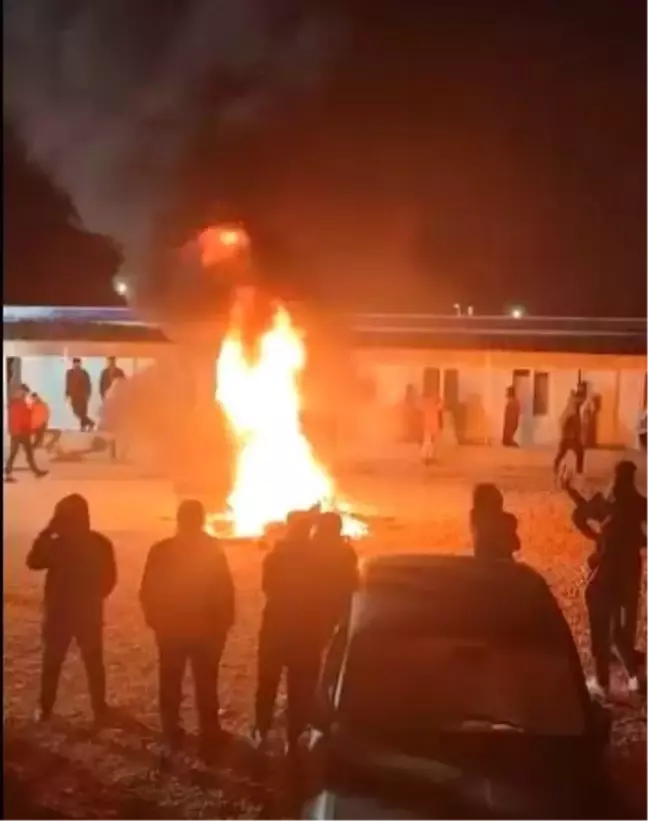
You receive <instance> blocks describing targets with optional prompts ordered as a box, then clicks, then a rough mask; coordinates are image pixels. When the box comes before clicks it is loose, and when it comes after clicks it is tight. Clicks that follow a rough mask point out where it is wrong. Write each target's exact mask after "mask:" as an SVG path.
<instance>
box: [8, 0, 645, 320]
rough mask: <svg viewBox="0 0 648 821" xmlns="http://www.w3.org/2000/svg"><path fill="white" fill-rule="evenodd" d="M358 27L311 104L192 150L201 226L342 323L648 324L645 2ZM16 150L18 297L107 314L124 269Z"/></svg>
mask: <svg viewBox="0 0 648 821" xmlns="http://www.w3.org/2000/svg"><path fill="white" fill-rule="evenodd" d="M444 5H447V7H448V8H445V9H444V8H443V6H444ZM346 14H347V17H348V20H349V22H350V30H351V37H350V40H349V43H348V45H347V47H346V51H345V53H344V54H342V55H340V58H339V60H338V61H337V64H336V67H335V69H334V70H333V71H332V72H331V75H330V77H329V78H328V82H327V84H326V87H325V88H323V89H321V90H320V91H319V92H318V95H317V97H313V98H312V99H309V100H307V101H304V103H303V104H302V105H301V107H300V108H299V109H298V110H294V111H292V112H290V114H289V115H288V116H285V115H284V116H282V117H281V118H278V119H277V120H276V121H273V120H269V121H265V122H262V123H260V124H259V125H258V126H257V127H255V129H253V131H252V133H250V134H249V135H248V137H247V139H246V140H245V141H243V140H237V143H236V145H235V146H234V145H232V146H230V145H228V144H227V139H224V140H217V139H203V140H202V141H198V142H197V145H199V146H202V147H200V148H197V149H196V153H195V155H192V156H191V161H190V162H189V165H190V166H191V168H190V173H188V174H187V177H186V181H185V186H186V189H187V190H186V191H185V195H186V196H185V199H186V201H187V202H189V203H192V206H191V207H189V208H188V209H187V210H186V213H185V214H184V215H183V218H184V219H185V220H186V222H187V224H188V225H193V224H194V223H195V224H198V223H199V222H200V221H201V220H202V219H204V212H202V211H201V209H202V208H204V207H208V206H209V200H210V197H211V192H212V191H214V192H218V198H219V199H220V200H223V199H225V200H226V201H227V202H228V203H229V204H230V205H231V207H232V208H233V209H234V210H235V211H236V212H238V213H241V214H243V215H245V217H246V219H248V220H249V224H250V226H251V228H252V231H253V233H254V234H255V235H257V236H258V237H259V238H260V239H259V240H258V243H259V245H258V247H259V249H260V251H259V258H260V262H259V264H260V265H261V266H264V267H266V268H267V269H268V270H274V271H279V272H281V273H282V274H283V275H285V276H286V277H293V278H299V279H301V281H302V282H308V283H309V287H310V283H313V286H312V287H313V288H315V289H319V290H320V291H328V292H329V294H330V293H335V294H337V295H338V301H339V302H340V304H342V303H343V304H344V305H345V306H354V307H358V308H361V309H371V308H376V309H379V308H387V309H389V308H401V309H404V310H407V309H410V310H416V311H421V310H429V311H432V312H434V311H436V312H449V311H450V310H451V306H452V303H453V302H455V301H460V302H472V303H473V304H474V305H475V307H476V310H477V312H491V311H494V312H499V311H500V310H501V309H502V307H503V305H504V304H505V303H507V302H521V303H523V304H525V305H526V306H527V307H528V309H529V311H530V312H532V313H536V314H539V313H568V314H578V315H588V314H589V315H633V316H638V315H640V316H643V315H645V311H646V61H645V60H646V47H645V37H646V20H645V14H646V11H645V4H644V3H641V2H638V0H606V1H605V2H603V0H600V1H599V2H587V3H586V2H582V1H581V0H578V1H577V0H572V1H571V2H564V1H563V2H560V0H554V1H553V2H551V0H545V1H544V2H539V0H538V1H536V0H527V2H511V1H509V2H504V1H503V0H500V1H499V2H489V3H484V2H479V0H474V2H468V0H462V2H460V1H459V0H455V1H454V2H452V3H447V4H442V3H441V2H438V3H437V2H435V3H432V2H429V3H408V2H403V0H401V1H400V2H373V3H372V2H365V1H364V0H362V2H355V3H353V2H351V3H349V4H348V5H347V8H346ZM208 113H209V112H208V111H207V112H206V115H207V118H206V119H208ZM205 128H206V131H205V134H208V131H207V127H205ZM203 136H204V135H203ZM4 155H5V178H4V186H5V189H4V194H5V223H4V227H5V232H4V237H5V245H4V253H5V302H8V303H11V302H13V303H18V302H20V303H29V302H31V303H42V302H53V303H77V304H78V303H84V304H92V303H95V304H105V303H106V302H107V301H108V300H109V299H110V298H111V289H110V278H111V276H112V274H113V273H114V270H115V265H116V256H115V254H114V252H113V251H112V250H111V248H110V247H109V246H108V245H106V244H105V243H104V242H102V241H101V240H100V239H98V238H96V237H90V236H88V235H85V234H84V233H82V232H81V231H80V230H79V229H78V228H75V227H70V226H69V225H68V224H66V221H67V220H69V218H70V214H71V213H73V209H72V208H71V205H70V202H69V199H68V198H66V196H65V195H64V194H62V193H60V192H55V191H53V190H52V188H51V186H50V185H49V184H48V181H47V178H46V177H45V176H44V175H43V174H42V173H39V171H38V169H34V168H30V167H29V165H28V164H27V163H26V161H25V158H24V156H22V154H21V151H20V149H19V147H18V146H16V145H14V144H11V145H8V143H7V139H5V147H4ZM191 172H193V173H191Z"/></svg>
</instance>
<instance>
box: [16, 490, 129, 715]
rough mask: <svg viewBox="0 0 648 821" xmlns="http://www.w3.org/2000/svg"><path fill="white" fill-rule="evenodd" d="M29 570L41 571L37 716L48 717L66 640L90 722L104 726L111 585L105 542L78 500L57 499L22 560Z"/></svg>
mask: <svg viewBox="0 0 648 821" xmlns="http://www.w3.org/2000/svg"><path fill="white" fill-rule="evenodd" d="M27 567H29V569H30V570H45V571H46V576H45V607H44V619H43V668H42V679H41V695H40V713H39V718H40V719H41V720H43V721H46V720H47V719H49V718H50V716H51V714H52V710H53V709H54V703H55V701H56V692H57V689H58V682H59V678H60V675H61V669H62V667H63V662H64V661H65V657H66V656H67V652H68V650H69V648H70V644H71V643H72V640H73V639H75V640H76V643H77V645H78V647H79V650H80V651H81V658H82V659H83V664H84V665H85V668H86V674H87V676H88V685H89V689H90V699H91V701H92V709H93V712H94V716H95V720H96V721H97V722H98V723H104V722H105V720H106V719H107V717H108V708H107V705H106V673H105V668H104V660H103V609H104V601H105V600H106V599H107V598H108V596H109V595H110V594H111V592H112V591H113V589H114V587H115V585H116V583H117V566H116V564H115V554H114V550H113V546H112V544H111V542H110V541H109V540H108V539H107V538H106V537H105V536H103V535H102V534H101V533H97V532H96V531H95V530H92V529H91V527H90V511H89V509H88V503H87V501H86V500H85V498H84V497H83V496H80V495H79V494H77V493H74V494H72V495H70V496H65V497H64V498H63V499H61V500H60V501H59V502H58V504H57V505H56V508H55V509H54V515H53V517H52V519H51V521H50V522H49V524H48V525H47V527H46V528H45V529H44V530H43V531H42V532H41V533H40V534H39V535H38V536H37V538H36V540H35V541H34V544H33V545H32V548H31V550H30V552H29V555H28V556H27Z"/></svg>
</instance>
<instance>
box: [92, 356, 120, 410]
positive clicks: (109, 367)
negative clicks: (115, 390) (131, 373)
mask: <svg viewBox="0 0 648 821" xmlns="http://www.w3.org/2000/svg"><path fill="white" fill-rule="evenodd" d="M115 379H126V374H125V373H124V371H123V370H122V369H121V368H120V367H119V365H118V364H117V359H116V358H115V357H114V356H109V357H108V359H107V360H106V367H105V368H104V369H103V370H102V371H101V375H100V377H99V396H100V397H101V401H102V402H103V401H104V400H105V398H106V394H107V393H108V391H109V390H110V387H111V385H112V384H113V382H114V381H115Z"/></svg>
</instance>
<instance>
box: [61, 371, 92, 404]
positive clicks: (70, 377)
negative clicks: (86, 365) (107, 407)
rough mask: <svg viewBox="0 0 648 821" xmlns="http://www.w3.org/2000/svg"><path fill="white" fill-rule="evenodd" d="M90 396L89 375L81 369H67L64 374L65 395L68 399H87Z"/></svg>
mask: <svg viewBox="0 0 648 821" xmlns="http://www.w3.org/2000/svg"><path fill="white" fill-rule="evenodd" d="M91 394H92V383H91V382H90V375H89V373H88V372H87V371H85V370H84V369H83V368H69V369H68V371H67V372H66V374H65V395H66V396H67V397H68V399H89V398H90V396H91Z"/></svg>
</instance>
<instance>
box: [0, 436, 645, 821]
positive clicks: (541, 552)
mask: <svg viewBox="0 0 648 821" xmlns="http://www.w3.org/2000/svg"><path fill="white" fill-rule="evenodd" d="M593 456H594V457H595V458H592V459H591V460H590V465H589V468H588V469H589V471H590V475H589V476H588V483H589V484H590V485H591V486H592V487H595V486H599V485H600V484H601V483H602V482H603V480H604V478H605V477H606V476H608V475H609V471H610V469H611V466H612V465H613V464H614V462H615V461H616V460H617V459H618V458H620V454H618V453H616V454H614V453H603V452H601V453H596V454H594V455H593ZM549 460H550V455H549V454H547V453H543V452H533V453H532V454H526V455H525V454H523V453H521V454H513V455H511V454H508V453H505V454H502V453H501V452H500V451H497V450H493V451H491V450H488V449H482V450H480V449H475V450H474V451H468V449H466V450H465V451H464V450H462V452H457V453H456V454H452V455H446V456H445V457H443V458H442V461H441V464H440V465H439V466H437V467H435V468H433V469H432V470H431V471H430V472H429V473H425V472H424V471H423V469H422V468H421V467H420V466H419V465H418V464H416V461H415V460H412V459H404V458H402V455H399V457H398V458H390V459H385V460H384V462H383V463H382V464H380V465H376V464H373V465H365V466H364V467H363V468H362V469H358V468H356V469H355V470H354V471H350V470H347V469H343V468H341V469H340V475H341V477H342V478H341V482H340V483H341V485H342V488H343V490H344V491H345V493H346V494H347V498H349V499H351V500H353V502H354V504H356V506H357V509H359V510H362V511H367V512H373V513H374V514H376V515H378V516H379V518H376V519H375V520H374V522H373V524H372V533H371V536H370V537H369V538H368V539H366V540H364V541H362V542H361V543H359V545H358V550H359V553H360V554H361V555H362V556H370V555H374V554H377V553H386V552H438V553H441V552H465V551H466V550H467V549H468V545H469V535H468V528H467V512H468V509H469V507H470V492H471V487H472V484H473V483H474V481H476V480H479V479H485V478H490V479H492V480H495V481H497V482H498V483H499V484H500V486H501V487H502V490H503V491H504V493H505V498H506V505H507V508H508V509H509V510H510V511H511V512H513V513H515V514H516V515H517V516H518V518H519V533H520V536H521V540H522V545H523V548H522V558H523V559H524V560H525V561H526V562H528V563H529V564H531V565H532V566H534V567H535V568H537V569H538V570H540V571H541V572H542V573H543V575H544V576H545V578H546V579H547V581H548V582H549V584H550V585H551V587H552V589H553V591H554V593H555V594H556V596H557V598H558V600H559V602H560V604H561V606H562V608H563V610H564V612H565V614H566V616H567V618H568V620H569V623H570V625H571V627H572V630H573V633H574V636H575V638H576V641H577V644H578V647H579V650H580V651H581V655H582V659H583V663H584V665H585V668H586V670H589V665H590V658H589V648H588V641H589V633H588V628H587V623H586V616H585V610H584V606H583V583H584V579H585V575H584V570H583V568H584V560H585V558H586V556H587V555H588V552H589V544H588V543H587V542H586V541H585V540H584V539H583V538H582V537H580V536H579V535H578V534H577V533H575V532H574V530H573V528H572V527H571V524H570V512H571V506H570V503H569V501H568V499H566V498H565V496H564V495H562V494H560V493H558V492H556V491H555V490H554V489H553V488H552V484H551V476H550V471H549V469H548V464H549ZM52 467H53V473H52V475H51V476H50V477H48V478H47V479H45V480H43V481H41V482H40V483H37V482H36V481H35V480H33V479H32V478H31V477H30V476H29V475H27V474H22V473H20V474H18V476H19V479H20V481H19V482H18V483H17V484H16V485H13V486H7V485H5V492H4V501H5V507H4V512H5V519H4V556H3V559H4V753H5V802H7V801H8V800H9V799H8V796H9V798H11V799H12V800H13V804H12V805H11V807H10V806H9V805H8V804H7V803H5V817H29V818H36V817H42V818H44V817H56V816H55V815H53V814H52V813H51V812H50V814H47V813H44V811H43V810H42V808H43V807H48V808H49V809H50V810H51V811H56V812H58V813H61V814H62V816H59V817H83V818H92V817H95V818H109V817H118V818H134V817H147V818H155V817H158V818H179V817H181V818H215V817H221V818H223V817H236V818H239V817H240V818H248V817H278V816H279V817H281V816H284V817H285V816H286V815H288V816H289V815H290V813H291V810H290V809H289V808H288V807H287V805H286V804H285V803H283V802H284V796H285V793H284V791H283V790H282V782H281V776H280V775H279V774H278V773H274V774H271V775H270V776H266V778H265V779H261V778H259V777H257V775H256V774H255V773H253V772H251V771H250V767H249V761H247V758H248V757H247V756H246V755H245V748H244V746H243V745H242V744H233V745H232V753H231V760H228V761H227V762H226V764H225V765H224V766H223V767H222V768H221V769H220V770H219V771H218V773H216V774H215V775H214V774H209V773H205V772H202V771H200V770H199V769H197V768H196V767H195V766H194V765H193V762H192V761H191V760H190V759H187V760H186V761H184V762H180V764H179V765H178V766H177V767H176V768H175V769H174V770H173V772H166V771H164V770H163V769H160V767H159V752H160V745H159V736H158V730H157V728H158V716H157V705H156V658H155V653H154V647H153V642H152V637H151V635H150V633H149V632H148V631H147V629H146V627H145V625H144V622H143V619H142V616H141V612H140V609H139V606H138V599H137V590H138V585H139V581H140V577H141V572H142V568H143V562H144V559H145V556H146V552H147V549H148V548H149V546H150V545H151V544H152V542H153V541H155V540H156V539H158V538H160V537H161V536H162V535H164V534H166V533H168V531H169V529H170V528H171V527H172V518H173V512H174V506H175V499H174V496H173V493H172V491H171V488H170V487H169V486H168V485H166V484H165V483H163V482H158V481H153V480H144V479H141V478H138V477H137V476H135V475H134V472H133V471H131V470H128V469H127V468H120V467H110V466H102V465H100V464H86V465H58V466H52ZM640 481H641V483H642V484H643V483H645V464H643V463H640ZM72 491H80V492H82V493H84V494H85V495H86V496H87V497H88V499H89V501H90V504H91V509H92V512H93V515H94V525H95V527H96V528H98V529H103V530H104V531H105V532H106V533H107V534H108V535H109V536H110V538H111V539H112V540H113V542H114V544H115V549H116V553H117V560H118V566H119V585H118V587H117V589H116V590H115V592H114V594H113V595H112V596H111V598H110V600H109V603H108V606H107V614H106V620H107V627H106V661H107V668H108V684H109V692H110V696H111V699H112V701H113V703H114V704H115V705H116V706H117V707H118V708H119V710H120V712H121V714H122V716H123V721H122V725H120V727H119V728H111V729H107V730H103V731H102V732H101V733H100V734H98V735H95V734H93V733H92V732H91V731H90V729H89V703H88V698H87V694H86V687H85V679H84V676H83V672H82V668H81V665H80V661H79V659H78V657H77V656H76V655H74V654H73V655H71V657H70V659H69V661H68V663H67V664H66V667H65V669H64V674H63V679H62V682H61V688H60V695H59V703H58V705H57V714H58V715H57V720H56V721H55V722H54V724H53V725H52V726H50V727H47V728H44V727H41V726H38V725H36V724H35V723H34V722H33V720H32V714H33V711H34V708H35V706H36V703H37V693H38V677H39V660H40V659H39V627H40V604H41V596H42V577H41V576H40V575H39V574H37V573H31V572H29V571H28V570H27V569H26V568H25V564H24V560H25V555H26V553H27V550H28V549H29V546H30V542H31V539H32V538H33V537H34V535H35V534H36V532H37V531H38V529H39V528H40V527H42V526H43V525H44V524H45V523H46V521H47V519H48V517H49V515H50V513H51V510H52V508H53V505H54V503H55V502H56V500H57V499H59V498H60V497H61V496H62V495H64V494H66V493H69V492H72ZM226 549H227V553H228V558H229V561H230V565H231V568H232V573H233V575H234V580H235V583H236V588H237V594H238V601H237V623H236V626H235V628H234V630H233V631H232V633H231V635H230V638H229V642H228V646H227V649H226V652H225V655H224V659H223V664H222V673H221V703H222V708H223V710H224V719H223V721H224V724H225V726H226V727H227V729H228V730H230V731H231V732H232V733H234V734H235V735H236V736H242V735H244V734H246V733H247V732H248V730H249V726H250V719H251V715H252V703H253V692H254V683H255V647H256V635H257V630H258V626H259V619H260V614H261V607H262V598H261V594H260V586H259V583H260V569H261V561H262V556H263V553H262V552H261V550H260V549H259V548H258V547H256V546H254V545H251V544H246V543H238V544H235V543H232V544H229V545H228V546H227V548H226ZM644 591H645V579H644ZM639 633H640V638H639V642H640V647H641V649H643V650H645V648H646V614H645V595H644V597H643V606H642V613H641V621H640V630H639ZM187 689H188V688H187ZM187 701H189V700H188V699H187ZM614 714H615V723H614V730H613V748H612V756H611V759H612V766H613V768H614V772H615V773H616V774H617V778H619V779H620V780H622V781H623V784H624V789H625V790H626V792H627V794H628V796H629V797H631V799H632V801H633V803H635V805H636V804H637V802H638V805H639V807H641V806H642V805H643V811H644V813H645V780H646V764H645V754H646V723H645V716H646V713H645V704H644V702H643V701H639V700H637V701H635V702H630V701H627V700H624V699H619V700H618V701H616V702H615V704H614ZM187 726H188V727H189V728H190V729H192V728H193V727H194V722H193V715H192V711H191V709H189V705H188V709H187ZM8 783H11V784H12V785H13V790H8V789H7V787H8ZM268 784H270V785H271V788H268V786H267V785H268ZM27 802H31V803H27ZM39 807H40V808H41V809H38V808H39ZM293 812H294V810H293ZM643 817H645V814H644V815H643Z"/></svg>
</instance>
